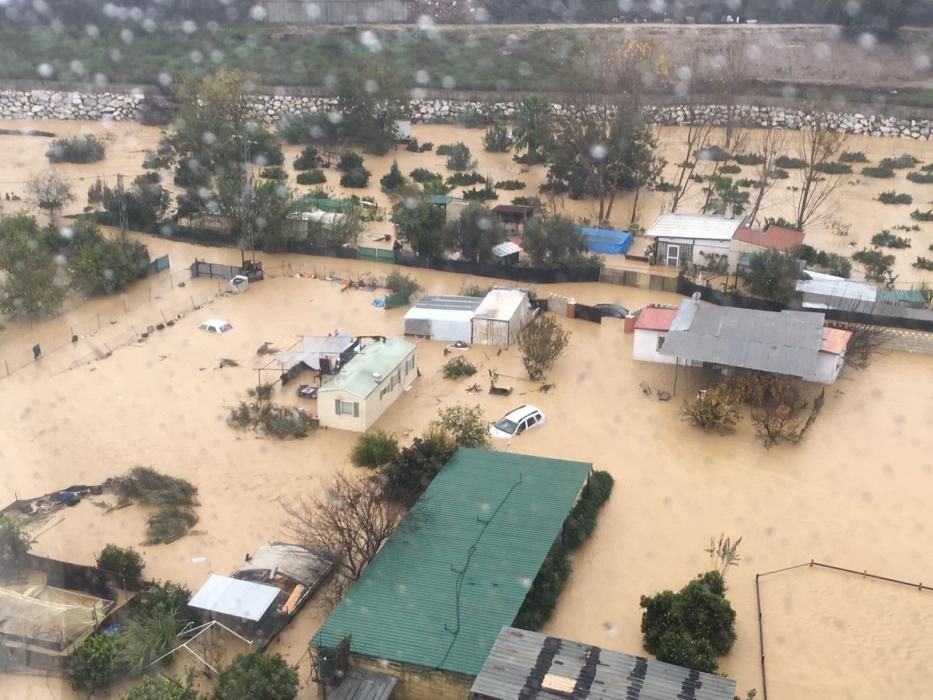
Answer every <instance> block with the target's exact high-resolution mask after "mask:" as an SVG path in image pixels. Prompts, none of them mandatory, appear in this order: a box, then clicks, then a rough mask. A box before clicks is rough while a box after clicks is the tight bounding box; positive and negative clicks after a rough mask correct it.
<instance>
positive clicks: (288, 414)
mask: <svg viewBox="0 0 933 700" xmlns="http://www.w3.org/2000/svg"><path fill="white" fill-rule="evenodd" d="M256 426H257V428H259V429H261V430H262V431H263V432H264V433H265V434H266V435H270V436H272V437H274V438H279V439H280V440H284V439H287V438H303V437H307V436H308V433H309V432H310V431H311V419H310V418H309V417H308V416H307V415H306V414H305V413H302V412H301V411H299V410H298V409H295V408H293V407H291V406H273V405H271V404H265V405H263V406H262V408H260V409H259V412H258V415H257V418H256Z"/></svg>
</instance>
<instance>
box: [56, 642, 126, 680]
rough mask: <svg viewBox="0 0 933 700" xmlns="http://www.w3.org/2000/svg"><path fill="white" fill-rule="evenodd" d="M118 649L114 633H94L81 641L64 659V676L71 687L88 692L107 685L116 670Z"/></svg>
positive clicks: (118, 645)
mask: <svg viewBox="0 0 933 700" xmlns="http://www.w3.org/2000/svg"><path fill="white" fill-rule="evenodd" d="M119 649H120V641H119V637H118V636H117V635H115V634H107V633H104V634H94V635H91V636H90V637H88V638H87V639H85V640H84V641H83V642H81V644H79V645H78V647H77V648H76V649H75V650H74V651H73V652H71V655H70V656H69V657H68V658H67V659H65V677H66V678H67V679H68V682H69V683H71V687H72V688H74V689H75V690H86V691H88V692H89V693H93V692H94V691H97V690H103V689H104V688H107V687H109V686H110V684H111V683H113V678H114V675H116V672H117V653H118V652H119Z"/></svg>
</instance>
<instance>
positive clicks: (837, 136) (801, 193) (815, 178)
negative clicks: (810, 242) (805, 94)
mask: <svg viewBox="0 0 933 700" xmlns="http://www.w3.org/2000/svg"><path fill="white" fill-rule="evenodd" d="M845 143H846V135H845V134H843V133H841V132H836V131H830V129H829V127H828V126H827V125H826V123H825V122H823V121H816V122H814V124H812V125H811V126H810V127H809V128H807V129H805V130H803V131H801V132H800V141H799V142H798V148H797V157H798V158H800V160H802V161H803V162H804V163H805V165H804V167H803V168H801V169H800V171H799V175H798V178H799V180H798V181H799V188H798V190H797V201H796V203H795V212H796V213H795V216H796V224H797V228H798V229H799V230H801V231H803V229H804V228H805V227H806V226H807V224H809V223H812V222H814V221H817V220H819V219H820V218H822V217H823V216H824V215H825V214H826V205H827V204H828V203H829V200H830V198H831V197H832V195H833V192H835V191H836V188H837V187H838V186H839V183H840V182H842V178H841V176H840V175H833V174H831V173H827V172H825V166H826V165H827V164H828V163H831V162H833V161H834V160H835V159H836V157H837V156H838V155H839V153H840V151H842V149H843V147H844V146H845Z"/></svg>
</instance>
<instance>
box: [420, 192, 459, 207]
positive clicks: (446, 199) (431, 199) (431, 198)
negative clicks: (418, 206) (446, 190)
mask: <svg viewBox="0 0 933 700" xmlns="http://www.w3.org/2000/svg"><path fill="white" fill-rule="evenodd" d="M424 201H426V202H427V203H428V204H443V205H445V206H446V205H448V204H450V203H451V202H452V201H454V198H453V197H451V196H450V195H449V194H429V195H428V196H427V197H425V198H424Z"/></svg>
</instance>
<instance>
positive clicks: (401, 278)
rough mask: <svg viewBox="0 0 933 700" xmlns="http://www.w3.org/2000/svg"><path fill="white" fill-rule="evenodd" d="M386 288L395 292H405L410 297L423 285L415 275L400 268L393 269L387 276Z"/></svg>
mask: <svg viewBox="0 0 933 700" xmlns="http://www.w3.org/2000/svg"><path fill="white" fill-rule="evenodd" d="M386 289H388V290H389V291H390V292H392V293H393V294H404V295H405V296H406V297H410V296H411V295H412V294H414V293H415V292H417V291H419V290H420V289H421V285H420V284H418V280H416V279H415V278H414V277H412V276H410V275H406V274H405V273H403V272H399V271H398V270H392V272H390V273H389V276H388V277H386Z"/></svg>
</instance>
